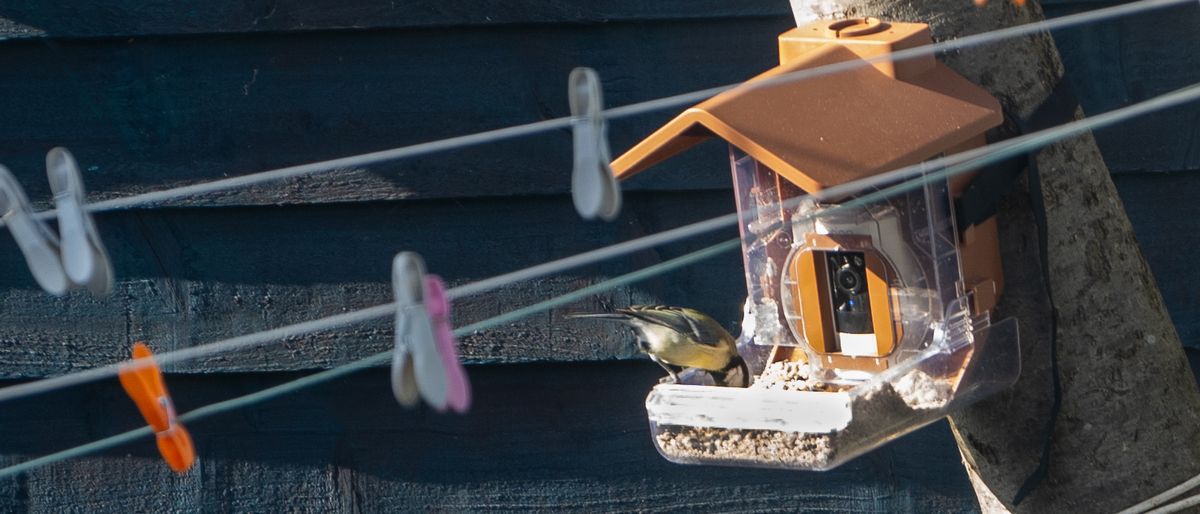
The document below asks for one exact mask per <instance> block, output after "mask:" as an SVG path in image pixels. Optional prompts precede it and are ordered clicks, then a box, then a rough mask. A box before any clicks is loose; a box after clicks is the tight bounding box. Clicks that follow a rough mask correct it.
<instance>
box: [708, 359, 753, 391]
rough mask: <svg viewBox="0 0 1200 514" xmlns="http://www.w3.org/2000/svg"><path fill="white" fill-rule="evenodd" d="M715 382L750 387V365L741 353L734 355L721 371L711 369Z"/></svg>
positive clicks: (725, 385)
mask: <svg viewBox="0 0 1200 514" xmlns="http://www.w3.org/2000/svg"><path fill="white" fill-rule="evenodd" d="M709 374H711V375H712V377H713V383H714V384H716V385H719V386H722V387H750V367H749V366H747V365H746V360H745V359H743V358H742V356H741V355H734V356H733V358H732V359H730V360H729V365H728V366H725V369H723V370H721V371H710V372H709Z"/></svg>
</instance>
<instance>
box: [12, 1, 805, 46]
mask: <svg viewBox="0 0 1200 514" xmlns="http://www.w3.org/2000/svg"><path fill="white" fill-rule="evenodd" d="M753 17H777V18H785V19H790V18H791V9H789V7H788V4H787V2H763V1H754V0H738V1H720V0H660V1H658V2H639V1H636V0H596V1H592V2H547V1H539V0H521V1H516V2H513V1H507V2H498V1H496V0H463V1H456V2H439V1H437V0H398V1H394V2H379V1H373V0H347V1H342V2H313V1H309V0H299V1H297V0H282V1H281V0H253V1H234V0H213V1H209V2H192V3H187V4H181V3H180V2H174V1H170V0H101V1H97V2H38V1H37V0H13V1H9V2H5V4H4V6H3V7H0V39H11V38H107V37H135V36H162V35H173V36H174V35H194V34H230V33H232V34H239V33H255V32H293V31H316V30H323V31H324V30H365V29H372V30H376V29H406V28H422V27H472V26H488V27H495V26H505V25H540V24H598V23H609V22H618V21H635V22H647V21H653V22H664V21H671V20H695V19H718V20H733V19H739V18H753Z"/></svg>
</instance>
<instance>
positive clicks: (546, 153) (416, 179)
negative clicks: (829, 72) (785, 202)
mask: <svg viewBox="0 0 1200 514" xmlns="http://www.w3.org/2000/svg"><path fill="white" fill-rule="evenodd" d="M786 27H787V24H786V20H785V22H782V23H781V22H780V20H776V19H746V20H733V21H721V22H688V23H671V24H665V25H654V24H622V25H601V26H596V27H582V28H580V27H562V26H542V27H516V28H500V29H462V30H456V31H443V30H408V31H382V32H376V31H372V32H333V33H324V32H323V33H304V34H260V35H251V36H220V37H187V38H168V39H157V38H140V39H130V40H103V41H96V40H78V41H66V42H58V41H48V42H47V41H9V42H2V43H0V60H2V61H4V62H7V63H9V65H10V66H11V67H12V68H13V69H14V70H16V69H20V70H22V71H21V72H19V73H18V74H17V75H14V76H13V80H6V81H3V82H0V97H3V98H9V99H13V101H9V102H4V103H2V104H0V119H4V120H6V123H5V124H4V125H3V127H0V160H2V162H3V163H4V164H5V165H6V166H8V167H9V168H10V169H12V170H13V171H14V173H15V174H16V175H17V177H18V178H19V179H20V180H21V182H22V183H23V184H24V185H25V187H26V188H27V189H28V191H29V195H30V197H31V198H33V199H35V200H37V201H44V200H46V199H48V198H49V192H48V186H47V185H46V180H45V164H44V162H45V152H46V151H47V150H48V149H49V148H51V147H53V146H66V147H68V148H70V149H71V150H72V151H73V152H74V153H75V155H76V157H77V158H78V160H79V162H80V164H81V166H83V167H84V168H85V182H86V183H87V186H88V189H89V191H90V192H91V198H93V199H106V198H112V197H115V196H125V195H129V194H136V193H140V192H146V191H156V190H161V189H166V188H169V187H173V186H179V185H184V184H192V183H197V182H204V181H208V180H213V179H218V178H224V177H227V176H231V175H242V174H246V173H251V172H256V171H264V170H268V169H275V168H279V167H284V166H291V165H296V164H304V163H309V162H313V161H321V160H328V159H333V158H338V157H344V156H348V155H355V154H360V153H365V152H372V151H378V150H384V149H390V148H395V147H399V146H405V145H410V144H416V143H422V142H427V141H432V140H437V139H441V138H446V137H453V136H460V135H466V134H473V133H477V132H481V131H485V130H490V129H497V128H504V127H508V126H511V125H516V124H523V123H531V122H536V121H540V120H544V119H549V118H558V117H564V116H569V115H570V112H569V108H568V102H567V97H566V89H567V88H566V81H567V75H568V74H569V72H570V70H571V69H573V68H574V67H577V66H590V67H593V68H595V69H597V70H598V71H599V74H600V76H601V77H602V81H603V86H604V98H605V102H606V104H607V105H610V106H617V105H625V104H629V103H634V102H638V101H644V100H650V99H654V98H658V97H661V96H663V95H669V94H676V93H683V92H688V91H692V90H695V89H702V88H707V87H713V86H719V85H723V84H730V83H736V82H739V81H741V80H745V79H747V78H749V77H751V76H753V75H756V74H758V73H759V72H761V71H762V70H764V69H767V68H769V67H770V66H772V65H773V64H774V62H775V60H776V51H775V36H776V35H777V34H778V33H779V32H782V31H783V30H784V29H786ZM699 34H706V35H707V36H708V37H697V35H699ZM729 41H738V42H739V44H737V45H730V44H728V42H729ZM680 108H681V109H682V106H681V107H680ZM677 111H678V109H673V110H667V111H661V112H658V113H654V114H653V115H646V116H638V117H633V118H627V119H620V120H613V121H612V123H611V125H610V130H609V135H610V138H611V141H612V147H613V151H614V152H620V151H623V150H624V149H625V148H628V147H630V146H632V145H633V144H634V143H635V142H637V141H638V140H639V139H640V138H642V137H644V136H645V135H646V134H648V133H650V132H651V131H653V130H654V129H656V128H657V127H658V125H659V124H661V123H663V122H665V121H666V120H667V119H669V118H670V117H672V116H674V114H675V113H676V112H677ZM571 153H572V146H571V134H570V132H569V131H568V130H561V131H557V132H551V133H545V134H542V135H539V136H534V137H529V138H523V139H517V140H512V141H508V142H503V143H498V144H491V145H486V146H480V147H475V148H471V149H466V150H462V151H455V152H446V153H441V154H436V155H430V156H426V157H420V158H414V159H408V160H403V161H397V162H391V163H384V164H380V165H376V166H371V167H369V168H368V169H358V170H346V171H341V172H337V173H327V174H322V175H317V176H312V177H306V178H302V179H297V180H292V181H288V182H285V183H282V184H272V185H269V186H264V187H260V188H251V189H242V190H237V191H229V192H223V193H218V194H213V195H209V196H206V197H201V198H189V199H184V200H182V201H179V202H175V203H174V204H173V205H181V206H191V205H205V206H212V205H276V204H295V203H329V202H342V201H368V200H391V199H419V198H462V197H475V196H509V195H524V194H550V193H563V192H566V191H568V189H569V184H570V171H571V164H572V161H571ZM725 161H726V154H725V150H724V147H723V145H709V146H707V147H706V148H701V149H698V151H696V152H692V153H690V154H689V155H688V156H686V157H685V158H684V159H681V160H679V161H678V162H677V163H675V164H674V165H673V166H672V167H669V168H667V169H664V170H661V171H660V172H659V173H656V174H652V175H653V176H650V175H648V176H647V177H646V178H644V179H643V178H639V179H638V180H635V181H632V182H630V184H629V186H628V187H629V188H632V189H642V188H649V189H704V188H725V187H728V185H729V179H728V169H727V166H726V162H725Z"/></svg>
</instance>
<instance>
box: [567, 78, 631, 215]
mask: <svg viewBox="0 0 1200 514" xmlns="http://www.w3.org/2000/svg"><path fill="white" fill-rule="evenodd" d="M567 97H568V98H569V100H570V103H571V116H572V118H573V119H572V120H571V126H572V134H573V137H574V143H575V168H574V171H573V172H572V174H571V196H572V198H573V199H574V201H575V210H576V211H577V212H579V215H580V216H583V218H584V219H594V218H600V219H603V220H605V221H612V220H613V219H615V218H616V217H617V214H619V213H620V212H621V189H620V187H619V186H618V185H617V179H616V177H614V176H613V172H612V168H610V167H609V164H608V163H609V161H611V160H612V154H611V152H610V151H609V148H608V123H607V122H605V121H604V118H603V117H602V116H601V115H600V113H601V111H603V110H604V100H603V98H602V96H601V92H600V76H599V75H597V74H596V70H593V69H591V68H575V69H574V70H571V76H570V77H569V78H568V79H567Z"/></svg>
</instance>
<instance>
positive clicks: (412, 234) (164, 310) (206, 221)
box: [0, 191, 745, 377]
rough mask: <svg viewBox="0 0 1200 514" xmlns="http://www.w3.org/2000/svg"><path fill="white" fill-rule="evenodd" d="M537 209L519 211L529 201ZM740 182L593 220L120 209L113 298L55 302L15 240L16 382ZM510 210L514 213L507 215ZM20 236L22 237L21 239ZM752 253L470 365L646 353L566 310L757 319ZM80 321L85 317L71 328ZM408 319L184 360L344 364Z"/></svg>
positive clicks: (249, 325) (528, 299) (591, 275)
mask: <svg viewBox="0 0 1200 514" xmlns="http://www.w3.org/2000/svg"><path fill="white" fill-rule="evenodd" d="M518 206H519V208H518ZM733 208H734V207H733V202H732V199H731V198H729V196H728V194H727V193H724V192H720V191H716V192H705V193H701V192H693V193H659V194H655V195H649V194H645V193H635V194H630V195H627V198H626V202H625V210H624V212H623V213H622V216H621V218H619V219H618V220H617V221H615V222H613V223H585V222H582V221H578V220H577V217H576V215H575V212H574V209H573V207H572V206H571V204H570V200H569V198H566V197H562V196H559V197H530V198H522V199H519V200H518V199H514V198H509V199H503V200H502V199H480V200H473V201H466V200H464V201H454V202H448V201H428V202H379V203H355V204H346V205H339V206H319V205H318V206H305V207H286V208H270V207H259V208H222V209H159V210H153V211H133V212H117V213H109V214H105V215H103V216H100V217H99V220H98V224H99V226H100V228H101V230H102V231H103V233H104V237H105V240H106V244H107V246H108V248H109V249H110V251H111V252H112V254H113V259H114V264H115V269H116V273H117V277H118V279H119V282H118V285H117V289H116V291H115V292H114V294H113V295H111V296H109V297H106V298H103V299H97V298H95V297H93V296H91V295H90V294H88V293H84V292H77V293H73V294H71V295H69V296H66V297H63V298H56V297H53V296H50V295H48V294H46V293H44V292H43V291H41V290H40V289H38V288H37V286H36V285H35V284H34V282H33V279H32V277H31V276H30V275H29V271H28V268H27V266H26V264H25V261H24V258H23V257H22V255H21V253H20V252H19V251H18V250H17V248H16V245H15V244H12V243H11V242H9V243H6V244H4V245H2V246H0V305H3V309H2V311H0V312H3V317H0V376H7V377H37V376H46V375H55V374H60V373H64V372H68V371H72V370H78V369H81V368H89V367H93V366H96V365H99V364H102V363H108V362H113V361H115V360H118V359H120V358H123V357H125V356H126V355H127V353H128V349H129V345H130V343H132V342H133V341H137V340H145V341H147V342H148V343H149V344H151V346H152V347H154V348H155V349H156V350H159V351H163V350H171V349H177V348H182V347H188V346H194V345H197V344H204V343H211V342H214V341H217V340H220V339H225V338H229V337H234V336H238V335H242V334H247V333H250V332H255V331H259V330H265V329H268V328H274V327H278V326H283V325H288V324H293V323H299V322H302V321H308V320H311V319H315V318H319V317H323V316H330V315H333V314H338V313H342V312H346V311H348V310H352V309H360V308H364V307H369V306H373V305H378V304H382V303H387V302H390V301H392V291H391V286H390V282H389V280H390V265H391V259H392V256H393V255H395V254H396V253H397V252H399V251H402V250H413V251H417V252H420V253H422V254H423V255H424V256H425V259H426V260H427V261H428V263H429V267H430V270H431V272H433V273H438V274H440V275H442V276H443V277H445V278H446V279H447V280H448V281H449V283H450V284H451V285H452V286H453V285H457V284H464V283H467V282H471V281H475V280H480V279H484V278H488V277H492V276H495V275H500V274H503V273H506V272H510V271H515V270H518V269H521V268H523V267H527V266H532V265H536V264H541V263H543V262H547V261H551V260H554V259H559V258H563V257H567V256H571V255H574V254H576V253H581V252H584V251H587V250H591V249H595V248H599V247H603V246H606V245H609V244H613V243H616V242H619V241H624V240H628V239H633V238H636V237H638V236H641V235H645V234H648V233H653V232H658V231H661V230H666V229H668V228H673V227H677V226H680V225H684V224H687V223H690V222H693V221H696V220H701V219H706V218H709V217H714V216H718V215H722V214H727V213H729V212H732V211H733ZM498 213H502V215H501V214H498ZM736 236H737V230H736V229H735V228H733V227H732V226H731V227H729V228H727V229H725V230H722V231H716V232H713V233H711V234H708V235H705V236H703V237H700V238H697V239H692V240H688V241H684V242H680V243H676V244H671V245H666V246H664V247H661V248H656V249H653V250H647V251H642V252H639V253H635V254H632V255H630V256H628V257H625V258H621V259H616V260H613V261H610V262H606V263H603V264H599V265H594V266H589V267H584V268H580V269H577V270H573V271H569V272H567V273H564V274H562V275H558V276H554V277H547V278H545V279H541V280H536V281H532V282H527V283H519V284H515V285H513V286H511V287H507V288H505V289H502V290H500V291H496V292H491V293H487V294H483V295H477V296H473V297H467V298H462V299H459V300H456V301H455V305H456V308H455V317H454V321H455V323H456V324H457V325H459V326H462V325H466V324H468V323H473V322H476V321H480V320H483V319H486V318H488V317H491V316H495V315H499V314H502V313H504V312H507V311H509V310H511V309H514V308H517V307H521V306H525V305H529V304H532V303H536V302H539V301H542V300H546V299H548V298H550V297H552V296H555V295H558V294H563V293H566V292H569V291H573V290H576V289H579V288H581V287H584V286H586V285H589V284H592V283H596V282H599V281H601V280H603V279H605V278H609V277H613V276H617V275H620V274H623V273H628V272H631V271H633V270H636V269H639V268H642V267H644V266H648V265H651V264H655V263H658V262H662V261H664V260H666V259H670V258H673V257H676V256H679V255H682V254H684V253H686V252H689V251H693V250H696V249H699V248H702V247H704V246H707V245H711V244H715V243H717V242H719V241H722V240H727V239H729V238H733V237H736ZM6 237H7V236H6ZM740 270H741V257H740V255H739V254H738V253H737V252H728V253H727V254H723V255H720V256H717V257H714V258H712V259H709V260H705V261H702V262H700V263H698V264H696V265H695V266H691V267H687V268H684V269H681V270H678V271H676V272H673V273H671V274H668V275H664V276H661V277H657V278H653V279H649V280H646V281H644V282H640V283H637V284H634V285H632V286H630V287H623V288H620V289H617V290H615V291H611V292H608V293H605V294H602V295H600V296H598V297H596V298H593V299H590V300H585V301H583V302H579V303H576V304H573V305H571V306H568V307H566V308H561V309H557V310H555V311H554V312H553V313H547V314H543V315H538V316H533V317H530V318H528V319H525V320H521V321H518V322H515V323H510V324H506V325H504V326H501V327H499V328H497V329H496V330H490V331H485V332H481V333H478V334H476V335H472V336H468V337H465V338H463V340H462V347H461V351H462V353H463V355H464V356H465V358H466V359H467V360H468V361H469V362H522V361H530V360H548V361H558V360H591V359H611V358H628V357H631V356H632V355H634V354H635V351H634V349H633V347H632V344H631V340H630V335H629V334H628V333H627V331H617V330H614V329H613V328H614V327H612V326H609V325H607V324H604V323H594V322H585V321H572V322H565V321H563V320H561V319H560V314H561V313H563V312H566V311H569V310H597V309H600V308H601V306H602V304H608V305H627V304H629V303H660V302H665V303H673V304H678V305H690V306H694V307H697V308H700V309H702V310H704V311H706V312H709V313H711V314H712V315H714V316H716V317H717V319H720V320H722V321H724V322H726V323H727V324H728V323H731V322H733V321H734V320H737V319H739V314H740V312H741V308H740V304H741V301H742V299H743V298H744V296H745V287H744V281H743V278H742V274H741V271H740ZM64 320H70V321H69V322H64ZM391 324H392V321H391V320H390V319H381V320H380V321H379V322H377V323H368V324H363V325H359V326H351V327H345V328H342V329H338V330H333V331H329V332H324V333H317V334H312V335H310V336H305V337H299V338H296V339H294V340H291V341H286V342H281V343H283V344H275V345H270V346H268V347H265V348H263V349H255V350H252V351H246V352H241V353H237V354H233V355H225V356H218V357H214V358H211V359H207V360H202V361H197V362H192V363H185V364H183V365H181V367H179V368H178V369H179V370H181V371H193V372H201V371H249V370H287V369H310V368H319V367H327V366H330V365H333V364H337V363H341V362H345V361H347V360H348V359H351V358H355V357H362V356H366V355H369V354H371V353H374V352H379V351H382V350H385V349H387V348H389V347H390V346H391V344H392V342H391V338H392V331H391Z"/></svg>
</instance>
